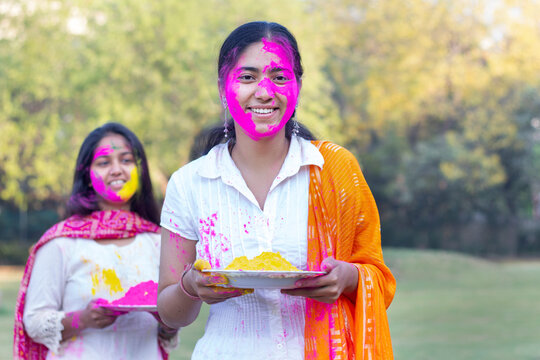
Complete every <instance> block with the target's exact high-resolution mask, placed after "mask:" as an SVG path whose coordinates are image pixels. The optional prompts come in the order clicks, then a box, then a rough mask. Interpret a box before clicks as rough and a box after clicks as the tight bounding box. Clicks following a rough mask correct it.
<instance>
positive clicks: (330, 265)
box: [321, 256, 338, 273]
mask: <svg viewBox="0 0 540 360" xmlns="http://www.w3.org/2000/svg"><path fill="white" fill-rule="evenodd" d="M337 264H338V261H337V260H336V259H334V257H333V256H329V257H327V258H326V259H324V260H323V261H322V263H321V271H324V272H326V273H329V272H330V271H332V270H333V269H334V268H335V267H336V266H337Z"/></svg>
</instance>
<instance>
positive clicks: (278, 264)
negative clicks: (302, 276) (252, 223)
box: [225, 251, 300, 271]
mask: <svg viewBox="0 0 540 360" xmlns="http://www.w3.org/2000/svg"><path fill="white" fill-rule="evenodd" d="M225 270H266V271H300V270H298V269H297V268H296V267H295V266H293V265H292V264H291V263H290V262H289V261H287V259H285V258H284V257H283V256H281V254H280V253H279V252H276V253H274V252H269V251H264V252H263V253H261V254H260V255H258V256H256V257H254V258H253V259H251V260H249V259H248V258H247V257H245V256H239V257H237V258H235V259H234V260H233V261H232V262H231V263H230V264H229V266H227V267H226V268H225Z"/></svg>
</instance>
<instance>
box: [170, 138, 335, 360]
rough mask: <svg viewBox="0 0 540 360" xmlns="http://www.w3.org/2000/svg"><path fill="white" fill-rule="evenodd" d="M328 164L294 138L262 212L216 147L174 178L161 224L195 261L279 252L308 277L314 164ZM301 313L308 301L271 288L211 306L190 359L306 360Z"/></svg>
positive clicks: (224, 261)
mask: <svg viewBox="0 0 540 360" xmlns="http://www.w3.org/2000/svg"><path fill="white" fill-rule="evenodd" d="M323 162H324V160H323V158H322V155H321V154H320V153H319V151H318V150H317V148H316V147H315V146H314V145H313V144H311V143H310V142H309V141H306V140H303V139H300V138H297V137H296V136H293V138H292V140H291V145H290V147H289V152H288V154H287V157H286V158H285V162H284V164H283V166H282V168H281V170H280V172H279V174H278V176H277V177H276V179H275V180H274V183H273V184H272V186H271V188H270V192H269V193H268V196H267V198H266V202H265V204H264V210H261V209H260V207H259V205H258V203H257V201H256V199H255V197H254V195H253V194H252V192H251V191H250V190H249V188H248V187H247V185H246V183H245V181H244V179H243V178H242V176H241V174H240V171H239V170H238V168H237V167H236V165H235V164H234V161H233V160H232V158H231V156H230V154H229V151H228V149H227V145H225V144H222V145H218V146H216V147H214V148H213V149H212V150H211V151H210V152H209V153H208V155H206V156H204V157H202V158H200V159H198V160H195V161H194V162H191V163H189V164H188V165H186V166H184V167H182V168H180V169H179V170H178V171H177V172H175V173H174V174H173V175H172V177H171V179H170V181H169V185H168V187H167V195H166V198H165V204H164V206H163V211H162V214H161V225H162V226H163V227H164V228H166V229H168V230H170V231H172V232H174V233H177V234H179V235H181V236H182V237H184V238H186V239H191V240H197V241H198V242H197V245H196V249H197V258H204V259H207V260H208V261H209V262H210V264H211V265H212V267H213V268H221V267H225V266H227V265H228V264H229V263H230V262H231V261H232V260H233V258H235V257H237V256H242V255H246V256H247V257H248V258H252V257H254V256H256V255H259V254H260V253H261V252H262V251H274V252H276V251H279V252H280V253H281V255H283V256H284V257H285V258H286V259H287V260H289V261H290V262H291V263H292V264H293V265H295V266H296V267H297V268H299V269H302V270H306V266H307V265H306V264H307V221H308V220H307V219H308V191H309V165H312V164H314V165H318V166H321V167H322V164H323ZM304 312H305V298H303V297H293V296H288V295H284V294H281V293H280V291H279V290H269V289H264V290H262V289H257V290H255V292H254V293H253V294H250V295H244V296H240V297H236V298H233V299H229V300H227V301H225V302H222V303H219V304H215V305H211V306H210V315H209V318H208V323H207V325H206V331H205V334H204V336H203V337H202V338H201V339H200V340H199V341H198V342H197V345H196V347H195V350H194V352H193V355H192V359H194V360H209V359H224V360H228V359H234V360H242V359H249V360H252V359H254V358H257V359H280V360H281V359H303V358H304V324H305V321H304Z"/></svg>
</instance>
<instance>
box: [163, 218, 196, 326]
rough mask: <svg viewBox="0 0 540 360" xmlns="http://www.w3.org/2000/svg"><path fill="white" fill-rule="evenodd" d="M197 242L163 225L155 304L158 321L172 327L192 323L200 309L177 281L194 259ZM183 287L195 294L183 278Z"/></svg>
mask: <svg viewBox="0 0 540 360" xmlns="http://www.w3.org/2000/svg"><path fill="white" fill-rule="evenodd" d="M196 244H197V242H196V241H193V240H187V239H184V238H183V237H181V236H180V235H177V234H175V233H173V232H170V231H169V230H166V229H164V228H162V229H161V257H160V263H159V286H158V299H157V306H158V312H159V316H160V318H161V320H162V321H163V322H164V323H165V324H166V325H167V326H169V327H171V328H180V327H184V326H187V325H189V324H191V323H192V322H193V321H195V319H196V318H197V316H198V315H199V311H200V309H201V303H202V302H201V301H200V300H194V299H192V298H190V297H189V296H188V295H186V294H185V293H184V291H183V290H182V288H181V287H180V284H179V282H180V280H181V279H182V274H183V272H184V268H185V267H186V266H187V265H189V264H192V263H193V262H194V261H195V258H196V249H195V245H196ZM183 280H184V288H185V289H186V291H189V292H190V295H192V296H194V297H197V293H196V292H195V290H194V289H192V288H191V286H189V287H188V284H187V281H185V280H186V277H184V279H183Z"/></svg>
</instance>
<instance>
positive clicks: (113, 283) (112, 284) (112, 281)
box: [102, 269, 124, 295]
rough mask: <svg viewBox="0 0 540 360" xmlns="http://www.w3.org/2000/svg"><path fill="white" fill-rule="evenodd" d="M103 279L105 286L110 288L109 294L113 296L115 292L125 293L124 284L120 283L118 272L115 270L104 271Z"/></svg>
mask: <svg viewBox="0 0 540 360" xmlns="http://www.w3.org/2000/svg"><path fill="white" fill-rule="evenodd" d="M102 277H103V282H104V283H105V285H108V286H109V292H110V293H111V295H112V293H113V292H121V291H124V289H123V288H122V284H121V283H120V279H119V278H118V276H117V275H116V271H114V269H103V271H102Z"/></svg>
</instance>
